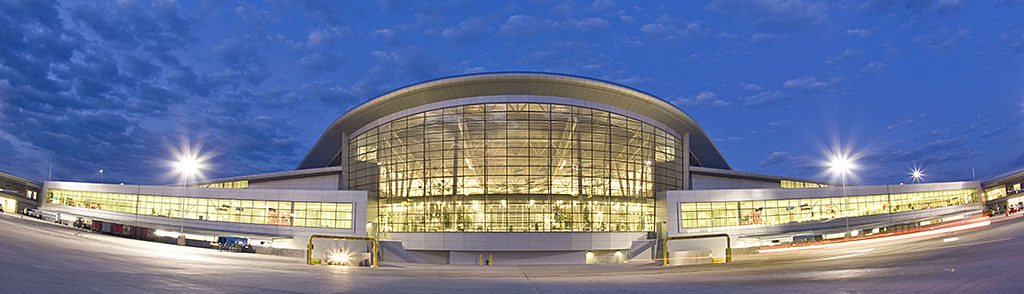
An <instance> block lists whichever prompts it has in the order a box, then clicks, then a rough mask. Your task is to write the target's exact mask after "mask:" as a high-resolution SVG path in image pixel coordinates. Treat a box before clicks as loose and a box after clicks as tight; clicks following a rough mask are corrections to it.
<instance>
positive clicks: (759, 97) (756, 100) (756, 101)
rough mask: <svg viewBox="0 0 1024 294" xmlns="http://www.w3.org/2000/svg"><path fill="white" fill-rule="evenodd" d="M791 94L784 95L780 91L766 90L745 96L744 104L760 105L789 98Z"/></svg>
mask: <svg viewBox="0 0 1024 294" xmlns="http://www.w3.org/2000/svg"><path fill="white" fill-rule="evenodd" d="M788 97H789V96H786V95H783V94H782V93H780V92H779V91H764V92H761V93H757V94H754V95H751V96H747V97H744V98H743V99H742V100H743V106H760V105H767V104H772V103H777V102H780V101H782V100H785V99H787V98H788Z"/></svg>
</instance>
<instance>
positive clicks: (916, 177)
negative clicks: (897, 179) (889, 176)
mask: <svg viewBox="0 0 1024 294" xmlns="http://www.w3.org/2000/svg"><path fill="white" fill-rule="evenodd" d="M910 177H911V180H912V182H915V183H920V182H921V180H922V179H924V171H923V170H921V169H920V168H914V169H913V170H911V171H910Z"/></svg>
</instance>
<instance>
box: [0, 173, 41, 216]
mask: <svg viewBox="0 0 1024 294" xmlns="http://www.w3.org/2000/svg"><path fill="white" fill-rule="evenodd" d="M42 188H43V185H42V184H40V183H39V182H36V181H32V180H28V179H25V178H21V177H18V176H15V175H11V174H6V173H2V172H0V206H3V211H4V212H8V213H14V212H21V211H24V210H25V208H36V207H37V206H39V192H40V190H42Z"/></svg>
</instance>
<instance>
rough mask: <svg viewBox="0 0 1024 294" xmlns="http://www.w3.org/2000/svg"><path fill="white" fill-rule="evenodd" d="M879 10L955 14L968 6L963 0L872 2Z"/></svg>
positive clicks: (875, 0)
mask: <svg viewBox="0 0 1024 294" xmlns="http://www.w3.org/2000/svg"><path fill="white" fill-rule="evenodd" d="M869 5H870V6H871V7H873V8H875V9H877V10H885V11H894V12H895V11H905V12H914V13H921V12H942V13H947V12H953V11H957V10H959V9H961V8H963V7H965V6H967V4H966V1H962V0H872V1H870V4H869Z"/></svg>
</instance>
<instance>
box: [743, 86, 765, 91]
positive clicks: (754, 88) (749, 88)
mask: <svg viewBox="0 0 1024 294" xmlns="http://www.w3.org/2000/svg"><path fill="white" fill-rule="evenodd" d="M761 89H764V87H761V86H759V85H757V84H743V91H760V90H761Z"/></svg>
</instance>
